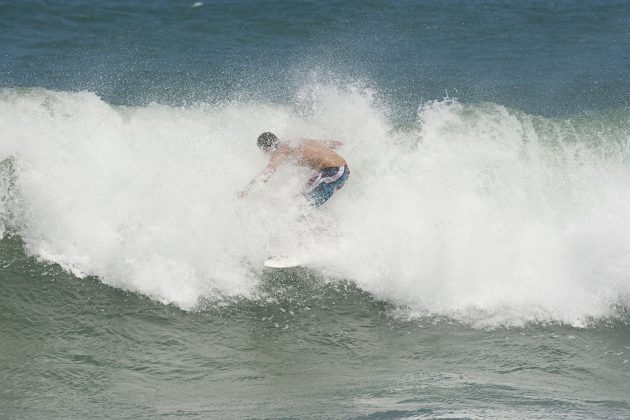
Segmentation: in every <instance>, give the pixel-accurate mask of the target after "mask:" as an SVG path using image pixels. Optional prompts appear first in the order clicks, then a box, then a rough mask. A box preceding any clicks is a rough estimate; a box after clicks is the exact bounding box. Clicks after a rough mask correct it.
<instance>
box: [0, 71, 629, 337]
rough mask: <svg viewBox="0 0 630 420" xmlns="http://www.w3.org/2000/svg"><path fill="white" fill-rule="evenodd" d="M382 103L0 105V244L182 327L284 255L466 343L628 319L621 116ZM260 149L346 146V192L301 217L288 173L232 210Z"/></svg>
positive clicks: (341, 93)
mask: <svg viewBox="0 0 630 420" xmlns="http://www.w3.org/2000/svg"><path fill="white" fill-rule="evenodd" d="M377 96H378V95H377V94H376V92H374V91H372V90H370V89H365V88H361V87H358V86H345V87H339V86H334V85H331V84H318V83H307V84H305V85H304V86H303V87H302V89H301V90H299V91H298V92H296V94H295V95H294V97H295V100H294V102H293V103H292V104H290V105H277V104H271V103H261V102H244V101H233V102H226V103H222V104H218V105H210V104H199V105H196V106H190V107H184V108H174V107H169V106H164V105H159V104H153V105H149V106H145V107H117V106H112V105H110V104H108V103H106V102H104V101H102V100H101V99H99V98H98V97H97V96H96V95H94V94H92V93H89V92H78V93H70V92H54V91H47V90H43V89H29V90H23V89H22V90H21V89H6V90H3V91H1V92H0V127H2V131H1V133H2V134H1V135H0V159H2V164H1V165H0V175H1V179H0V194H2V202H1V205H2V208H0V217H1V218H2V221H3V226H2V228H3V232H5V231H9V232H16V233H17V234H19V235H20V236H21V237H22V238H23V240H24V243H25V246H26V250H27V252H28V253H29V254H31V255H34V256H36V257H38V258H40V259H42V260H44V261H50V262H55V263H58V264H60V265H61V266H62V267H64V268H66V269H67V270H69V271H72V272H73V273H74V274H75V275H78V276H84V275H95V276H98V277H99V278H100V279H101V280H102V281H103V282H105V283H107V284H110V285H112V286H115V287H120V288H124V289H129V290H133V291H137V292H139V293H143V294H145V295H148V296H151V297H154V298H156V299H159V300H161V301H163V302H171V303H174V304H177V305H179V306H180V307H182V308H184V309H193V308H195V306H196V305H197V304H198V302H199V299H200V298H202V297H204V298H205V297H207V298H210V299H221V298H222V297H226V296H245V297H255V296H256V290H257V286H258V283H259V281H260V280H259V279H260V275H259V274H260V271H261V267H262V262H263V261H264V259H265V258H266V257H268V256H270V255H276V254H281V253H298V254H300V255H303V257H304V258H305V260H306V261H307V262H308V265H309V267H312V268H313V269H317V270H319V271H321V272H323V273H324V274H326V275H328V276H330V278H331V279H333V280H334V279H341V278H345V279H349V280H351V281H354V282H355V283H356V284H357V285H358V286H359V287H361V288H363V289H364V290H367V291H369V292H370V293H372V294H373V295H374V296H376V297H378V298H380V299H387V300H390V301H392V302H394V303H396V304H401V305H405V306H406V307H408V308H409V310H410V313H411V314H412V315H416V314H419V315H424V314H440V315H446V316H452V317H454V318H456V319H459V320H463V321H467V322H472V323H475V324H480V325H495V324H497V323H503V324H508V325H518V324H522V323H524V322H528V321H559V322H566V323H570V324H572V325H577V326H580V325H584V324H585V323H587V322H588V321H589V320H590V319H593V318H595V319H598V318H602V317H608V316H613V315H614V307H615V305H622V306H627V305H628V304H629V303H630V275H629V273H630V236H629V235H628V232H630V171H629V170H628V169H629V165H628V159H629V157H630V148H629V147H628V141H629V139H630V135H629V133H630V114H629V113H628V112H626V111H617V112H609V113H607V114H597V115H590V116H580V117H575V118H571V119H569V118H567V119H562V120H560V119H556V120H552V119H545V118H542V117H535V116H531V115H527V114H524V113H521V112H519V111H515V110H510V109H506V108H504V107H502V106H500V105H496V104H492V103H484V104H461V103H459V102H458V101H456V100H453V99H445V100H441V101H434V102H428V103H425V104H421V105H420V106H419V109H418V117H417V120H416V123H415V124H413V125H409V126H405V127H402V128H401V127H399V126H398V125H397V124H396V122H395V119H394V118H393V117H392V114H393V112H392V110H390V109H387V107H385V106H383V105H380V104H379V102H378V100H377ZM262 131H274V132H275V133H277V134H278V135H279V136H280V137H281V138H285V139H291V138H297V137H314V138H334V139H338V140H341V141H343V142H344V147H343V148H342V149H341V154H342V155H343V156H344V157H345V158H346V159H347V160H348V162H349V166H350V169H351V177H350V179H349V180H348V182H347V184H346V186H344V188H343V189H342V190H340V191H339V192H337V193H336V194H335V196H334V197H333V198H332V199H331V201H329V202H328V203H327V204H326V205H325V206H324V207H323V208H321V209H319V210H311V209H309V208H308V207H307V206H306V205H305V203H303V202H302V201H301V199H300V197H299V192H300V189H301V187H302V185H303V183H304V182H305V180H306V179H307V177H308V176H309V175H310V173H309V171H307V170H304V169H301V168H295V167H290V166H289V167H283V168H282V169H281V170H280V171H279V172H278V173H276V174H275V175H274V177H273V178H272V179H271V181H270V182H269V183H268V184H267V185H264V186H260V188H256V189H255V190H254V191H253V192H252V193H251V194H250V195H249V196H247V197H246V198H244V199H239V198H237V197H236V195H235V192H236V191H238V190H240V189H242V188H243V187H244V186H245V185H246V184H247V182H248V181H249V180H250V179H251V177H252V176H254V175H255V174H256V173H257V172H258V171H260V170H261V169H262V168H263V167H264V165H265V164H266V159H265V156H264V155H263V154H262V153H260V151H259V150H258V149H257V148H256V146H255V139H256V137H257V136H258V134H259V133H260V132H262ZM303 219H305V220H303Z"/></svg>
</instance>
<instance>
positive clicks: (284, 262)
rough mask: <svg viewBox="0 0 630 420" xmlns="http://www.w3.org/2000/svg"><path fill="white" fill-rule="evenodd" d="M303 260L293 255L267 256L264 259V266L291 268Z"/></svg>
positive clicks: (300, 263)
mask: <svg viewBox="0 0 630 420" xmlns="http://www.w3.org/2000/svg"><path fill="white" fill-rule="evenodd" d="M303 263H304V262H303V261H302V260H301V259H300V258H298V257H296V256H293V255H280V256H277V257H269V258H267V260H266V261H265V267H269V268H293V267H299V266H301V265H302V264H303Z"/></svg>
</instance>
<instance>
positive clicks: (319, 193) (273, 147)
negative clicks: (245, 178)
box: [238, 132, 350, 207]
mask: <svg viewBox="0 0 630 420" xmlns="http://www.w3.org/2000/svg"><path fill="white" fill-rule="evenodd" d="M257 143H258V147H259V148H260V149H261V150H262V151H263V152H265V153H266V154H270V155H271V157H270V159H269V163H268V164H267V167H266V168H265V169H264V170H263V171H262V172H261V173H260V174H258V175H257V176H255V177H254V179H252V181H251V182H250V183H249V185H248V186H247V187H246V188H245V189H244V190H243V191H241V192H239V193H238V196H239V197H243V196H245V195H246V194H247V193H248V192H249V189H250V188H251V187H252V186H253V185H255V184H259V183H262V182H267V181H268V180H269V178H270V177H271V175H273V173H274V172H275V171H276V170H277V169H278V167H279V166H280V165H281V164H282V163H289V162H294V163H296V164H298V165H300V166H305V167H308V168H311V169H314V170H316V171H317V173H315V175H313V176H312V177H311V178H310V179H309V180H308V182H307V183H306V185H305V186H304V191H303V194H304V196H305V197H306V199H307V200H308V202H309V204H310V205H311V206H313V207H319V206H321V205H322V204H324V203H325V202H326V200H328V199H329V198H330V197H331V196H332V195H333V193H334V192H335V190H338V189H339V188H341V187H342V186H343V184H345V183H346V180H347V179H348V176H349V175H350V170H349V169H348V164H347V163H346V161H345V160H344V158H342V157H341V156H339V155H338V154H337V153H336V152H335V151H334V150H333V149H336V148H338V147H339V146H341V145H342V143H341V142H339V141H335V140H314V139H302V140H300V141H299V142H298V144H297V145H296V146H291V145H289V144H288V143H285V142H280V140H279V139H278V137H276V135H275V134H273V133H269V132H266V133H262V134H261V135H260V136H258V142H257Z"/></svg>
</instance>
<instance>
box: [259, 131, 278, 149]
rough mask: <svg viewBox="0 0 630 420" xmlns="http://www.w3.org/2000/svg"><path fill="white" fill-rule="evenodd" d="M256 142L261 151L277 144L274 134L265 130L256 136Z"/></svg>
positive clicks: (273, 147) (272, 147)
mask: <svg viewBox="0 0 630 420" xmlns="http://www.w3.org/2000/svg"><path fill="white" fill-rule="evenodd" d="M257 144H258V147H260V148H261V149H262V150H263V151H265V152H268V151H270V150H274V149H275V148H276V146H277V145H278V137H277V136H276V135H275V134H273V133H270V132H269V131H266V132H264V133H262V134H261V135H260V136H258V142H257Z"/></svg>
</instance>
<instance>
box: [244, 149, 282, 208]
mask: <svg viewBox="0 0 630 420" xmlns="http://www.w3.org/2000/svg"><path fill="white" fill-rule="evenodd" d="M285 159H286V154H284V153H277V154H274V155H273V156H272V157H271V159H270V160H269V163H268V164H267V166H266V167H265V169H263V170H262V172H261V173H259V174H258V175H256V176H255V177H254V178H253V179H252V180H251V181H250V182H249V184H247V187H245V189H244V190H242V191H239V192H238V193H237V195H238V196H239V197H244V196H246V195H247V194H248V193H249V191H250V190H251V189H252V187H253V186H254V185H260V184H264V183H265V182H267V181H269V178H271V175H273V174H274V172H276V170H277V169H278V167H279V166H280V164H281V163H282V162H283V161H284V160H285Z"/></svg>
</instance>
